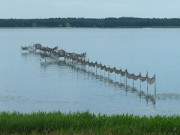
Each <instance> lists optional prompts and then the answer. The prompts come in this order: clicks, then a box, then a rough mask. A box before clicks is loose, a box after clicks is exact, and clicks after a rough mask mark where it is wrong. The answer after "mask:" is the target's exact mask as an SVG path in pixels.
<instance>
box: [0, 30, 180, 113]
mask: <svg viewBox="0 0 180 135" xmlns="http://www.w3.org/2000/svg"><path fill="white" fill-rule="evenodd" d="M179 34H180V29H75V28H74V29H72V28H67V29H0V41H1V45H0V61H1V64H0V93H1V94H0V110H1V111H20V112H34V111H63V112H70V111H72V112H74V111H90V112H95V113H105V114H122V113H130V114H136V115H156V114H161V115H171V114H180V107H179V106H178V104H179V103H180V90H179V88H180V83H179V78H178V76H179V73H180V61H179V60H178V59H179V57H180V53H179V50H180V47H179V43H180V38H179ZM36 42H39V43H42V44H43V45H47V46H57V45H58V46H59V48H63V49H65V50H67V51H75V52H87V54H88V58H89V59H90V60H97V61H99V62H101V63H104V64H107V65H111V66H116V67H121V68H124V69H125V68H127V69H128V71H129V72H132V73H136V74H138V73H139V72H142V74H144V75H145V74H146V72H147V71H148V73H149V75H153V74H156V76H157V100H156V104H155V105H154V104H152V103H151V102H147V101H146V99H144V98H140V97H139V96H138V94H137V93H135V92H129V91H128V92H127V91H126V90H125V89H124V88H119V87H117V86H116V85H114V84H112V83H107V82H105V81H102V79H98V78H96V77H95V76H93V75H91V74H88V73H85V72H82V71H77V70H76V69H73V68H71V67H69V66H67V65H64V64H60V65H57V64H49V65H46V66H43V65H41V64H40V63H41V62H40V57H39V56H34V55H25V54H22V51H21V50H20V47H21V45H28V44H32V43H36ZM99 74H101V75H102V74H103V72H99ZM111 77H112V78H113V79H116V81H120V79H122V78H121V77H119V76H116V78H115V76H114V75H111ZM128 84H129V85H131V84H132V81H128ZM135 86H136V87H137V89H138V88H139V82H136V83H135ZM142 88H143V90H145V91H146V84H145V83H144V84H143V85H142ZM149 92H150V93H151V94H153V93H154V86H153V85H152V86H151V87H150V89H149Z"/></svg>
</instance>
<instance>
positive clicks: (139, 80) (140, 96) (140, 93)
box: [139, 80, 142, 97]
mask: <svg viewBox="0 0 180 135" xmlns="http://www.w3.org/2000/svg"><path fill="white" fill-rule="evenodd" d="M139 82H140V86H139V89H140V97H141V94H142V93H141V80H139Z"/></svg>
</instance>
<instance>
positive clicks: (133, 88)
mask: <svg viewBox="0 0 180 135" xmlns="http://www.w3.org/2000/svg"><path fill="white" fill-rule="evenodd" d="M133 90H134V79H133Z"/></svg>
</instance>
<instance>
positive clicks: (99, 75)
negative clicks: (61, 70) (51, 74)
mask: <svg viewBox="0 0 180 135" xmlns="http://www.w3.org/2000/svg"><path fill="white" fill-rule="evenodd" d="M40 54H41V53H22V56H23V57H28V56H35V55H36V56H39V55H40ZM40 64H41V68H43V69H44V70H46V69H47V68H48V67H49V66H51V65H58V66H61V67H62V66H66V67H67V68H70V69H71V70H72V71H75V72H76V73H77V76H78V74H82V75H84V76H87V77H86V78H85V79H96V80H98V81H100V82H103V84H105V85H106V86H108V87H111V88H112V87H113V88H116V89H119V90H123V91H125V92H126V96H128V93H133V94H135V95H136V96H137V97H139V98H140V101H142V99H144V100H145V101H146V103H147V104H149V103H150V104H152V105H153V106H155V104H156V97H155V96H154V95H151V94H148V93H146V92H144V91H143V90H139V89H138V88H136V87H135V86H134V83H133V87H132V86H130V85H127V86H126V85H125V77H120V78H117V76H116V75H110V76H109V75H106V74H107V73H106V72H103V71H101V70H99V71H97V70H96V69H94V68H91V67H88V66H85V65H80V64H78V63H71V62H68V61H65V60H54V59H51V58H49V59H47V60H46V61H45V60H43V59H41V60H40Z"/></svg>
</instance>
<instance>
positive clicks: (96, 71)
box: [95, 66, 97, 75]
mask: <svg viewBox="0 0 180 135" xmlns="http://www.w3.org/2000/svg"><path fill="white" fill-rule="evenodd" d="M95 69H96V75H97V67H96V66H95Z"/></svg>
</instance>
